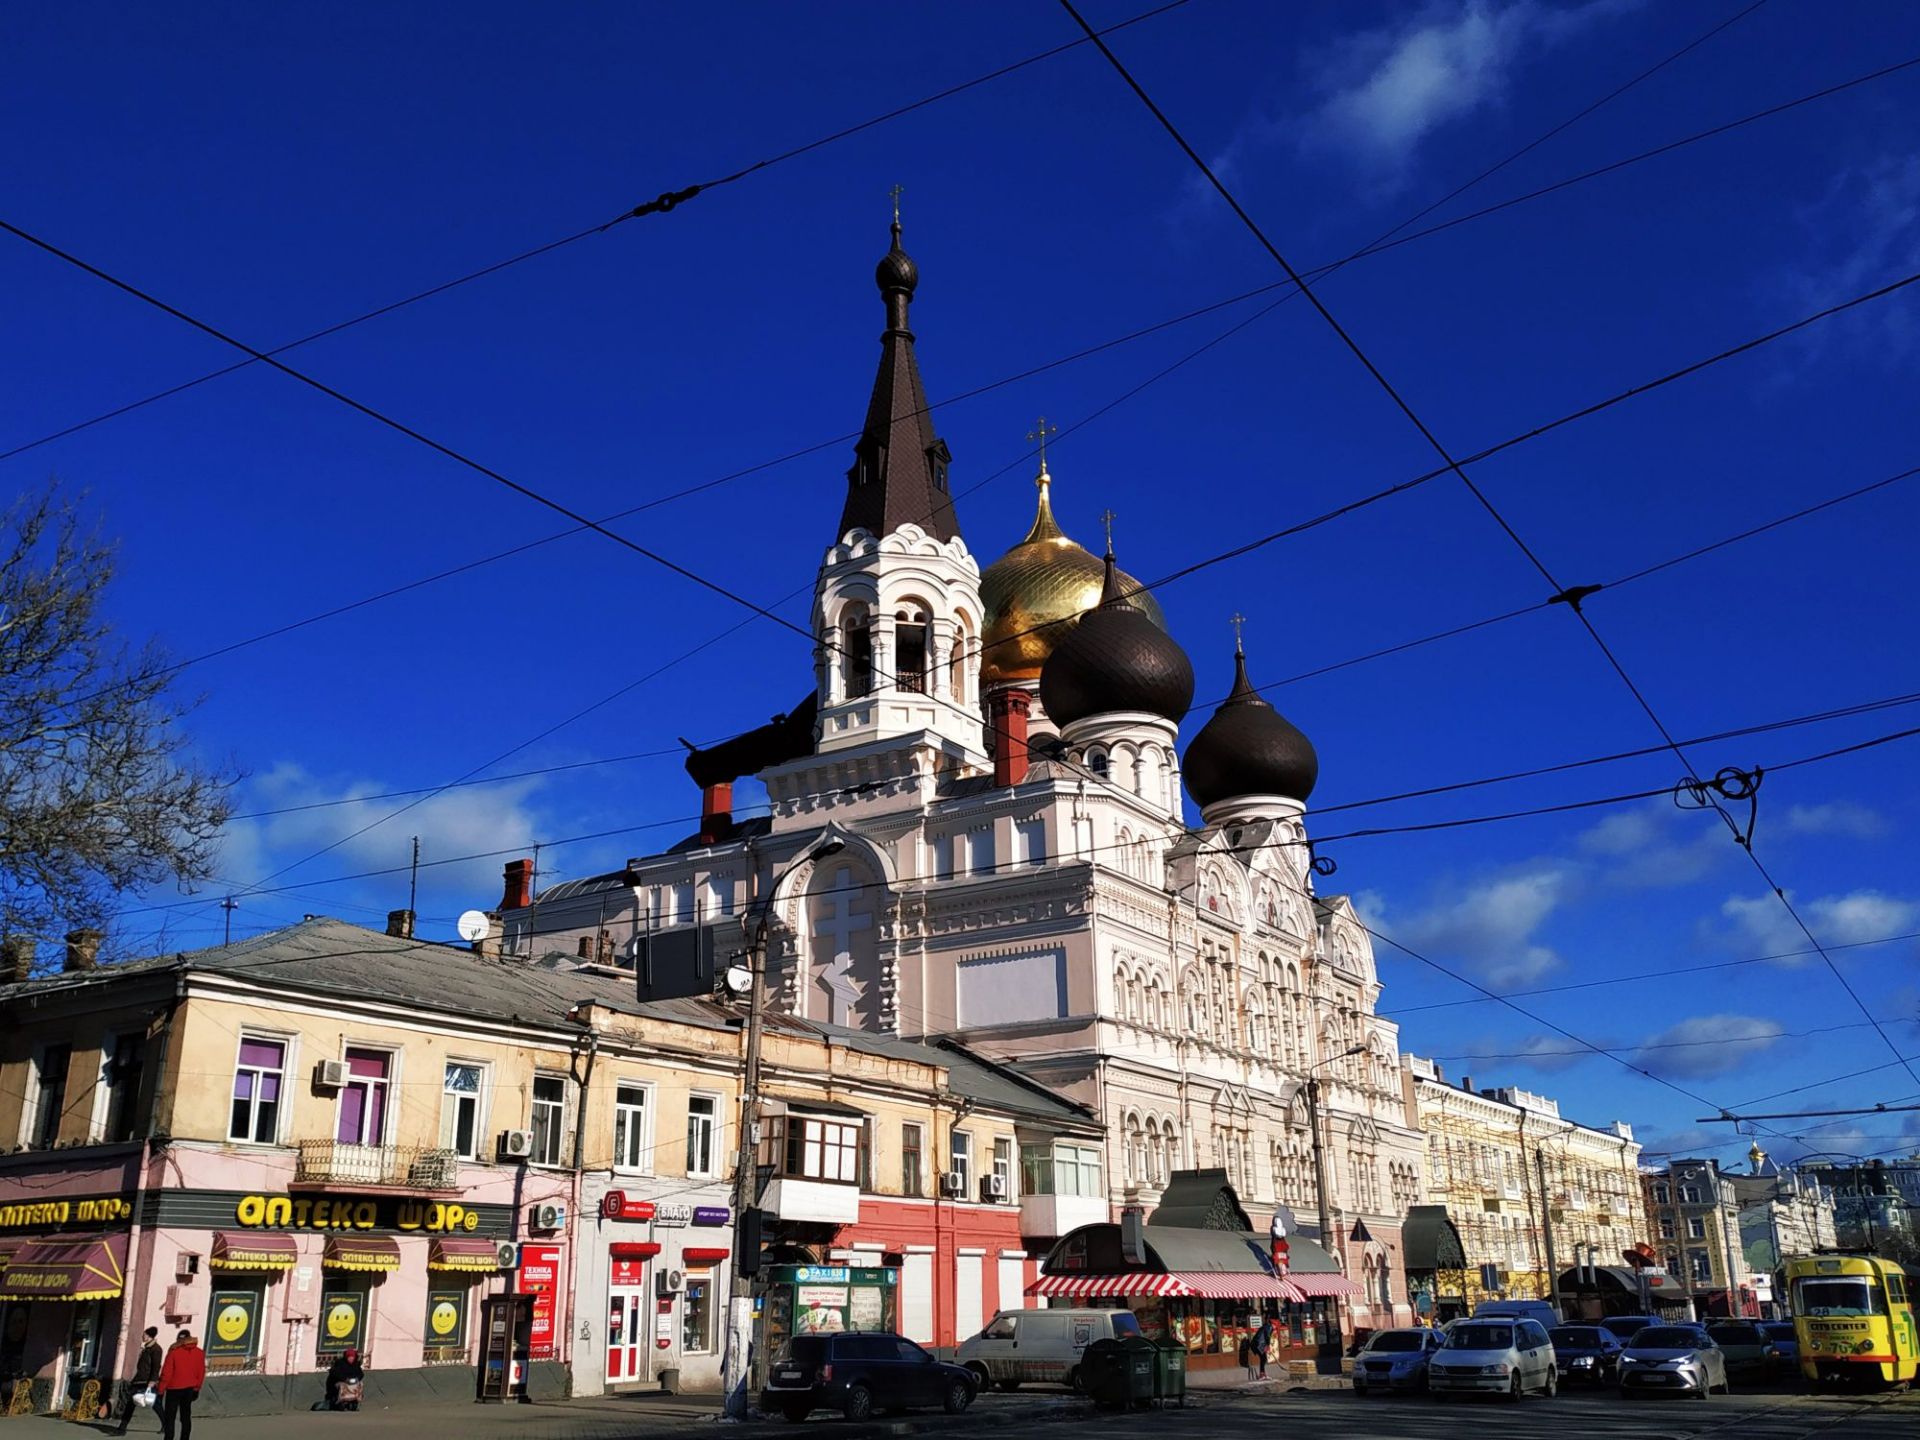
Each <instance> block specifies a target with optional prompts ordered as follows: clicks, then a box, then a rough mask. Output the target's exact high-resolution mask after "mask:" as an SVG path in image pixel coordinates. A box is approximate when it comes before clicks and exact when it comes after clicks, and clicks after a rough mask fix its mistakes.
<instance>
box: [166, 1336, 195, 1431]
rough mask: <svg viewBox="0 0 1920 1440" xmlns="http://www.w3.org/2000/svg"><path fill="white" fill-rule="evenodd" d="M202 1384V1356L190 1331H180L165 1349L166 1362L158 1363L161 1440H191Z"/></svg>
mask: <svg viewBox="0 0 1920 1440" xmlns="http://www.w3.org/2000/svg"><path fill="white" fill-rule="evenodd" d="M206 1383H207V1356H206V1352H205V1351H203V1350H202V1349H201V1348H200V1342H199V1341H198V1340H196V1339H194V1338H193V1332H192V1331H191V1330H182V1331H181V1332H180V1334H179V1336H178V1337H177V1338H176V1339H175V1340H174V1342H173V1344H172V1345H170V1346H169V1347H167V1358H166V1359H165V1360H163V1361H161V1362H160V1384H159V1387H158V1388H159V1391H160V1435H161V1440H193V1402H194V1401H195V1400H198V1399H199V1398H200V1387H201V1386H202V1385H204V1384H206ZM176 1427H178V1429H179V1435H178V1436H177V1437H176V1436H175V1434H174V1430H175V1428H176Z"/></svg>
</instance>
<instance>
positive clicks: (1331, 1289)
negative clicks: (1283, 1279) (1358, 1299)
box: [1287, 1273, 1360, 1299]
mask: <svg viewBox="0 0 1920 1440" xmlns="http://www.w3.org/2000/svg"><path fill="white" fill-rule="evenodd" d="M1287 1280H1288V1281H1289V1282H1290V1283H1291V1284H1293V1285H1295V1286H1297V1287H1298V1288H1299V1290H1300V1293H1301V1294H1302V1295H1305V1296H1310V1297H1312V1298H1313V1299H1332V1298H1333V1297H1335V1296H1339V1295H1358V1294H1359V1293H1360V1287H1359V1286H1358V1285H1357V1284H1355V1283H1354V1282H1353V1281H1351V1280H1349V1279H1347V1277H1346V1276H1344V1275H1311V1274H1304V1273H1302V1274H1293V1275H1289V1276H1287Z"/></svg>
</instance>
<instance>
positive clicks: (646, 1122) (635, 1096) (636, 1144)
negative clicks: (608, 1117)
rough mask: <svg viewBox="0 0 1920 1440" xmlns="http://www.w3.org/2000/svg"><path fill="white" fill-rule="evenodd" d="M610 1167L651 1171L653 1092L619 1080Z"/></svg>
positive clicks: (616, 1091) (630, 1082)
mask: <svg viewBox="0 0 1920 1440" xmlns="http://www.w3.org/2000/svg"><path fill="white" fill-rule="evenodd" d="M613 1168H614V1169H616V1170H636V1171H639V1172H641V1173H645V1172H647V1171H649V1170H651V1169H652V1168H653V1089H652V1087H651V1086H648V1085H642V1084H640V1083H639V1082H637V1081H631V1080H622V1081H621V1082H620V1083H619V1084H617V1085H616V1086H614V1091H613Z"/></svg>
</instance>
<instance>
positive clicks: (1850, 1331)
mask: <svg viewBox="0 0 1920 1440" xmlns="http://www.w3.org/2000/svg"><path fill="white" fill-rule="evenodd" d="M1787 1290H1788V1294H1789V1296H1790V1297H1791V1299H1792V1303H1793V1329H1794V1333H1795V1334H1796V1335H1797V1336H1798V1337H1799V1340H1800V1373H1801V1374H1803V1375H1805V1376H1806V1377H1807V1379H1809V1380H1811V1381H1813V1382H1814V1383H1815V1384H1824V1385H1841V1384H1847V1383H1852V1382H1858V1383H1865V1384H1873V1383H1876V1382H1878V1383H1880V1384H1887V1385H1897V1384H1900V1383H1902V1382H1904V1381H1909V1380H1912V1379H1914V1378H1915V1375H1916V1373H1920V1333H1916V1331H1915V1328H1914V1316H1913V1301H1914V1295H1913V1292H1912V1290H1911V1289H1910V1288H1909V1279H1908V1276H1907V1272H1906V1271H1905V1270H1904V1269H1902V1268H1901V1267H1900V1266H1898V1265H1896V1264H1894V1263H1893V1262H1892V1261H1891V1260H1882V1259H1880V1258H1879V1257H1878V1256H1874V1255H1810V1256H1807V1257H1806V1258H1804V1259H1799V1260H1790V1261H1788V1262H1787Z"/></svg>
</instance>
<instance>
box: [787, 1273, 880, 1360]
mask: <svg viewBox="0 0 1920 1440" xmlns="http://www.w3.org/2000/svg"><path fill="white" fill-rule="evenodd" d="M899 1297H900V1272H899V1271H898V1270H896V1269H893V1268H892V1267H891V1266H858V1265H774V1266H771V1267H769V1269H768V1271H767V1274H766V1276H765V1283H764V1285H763V1286H762V1300H761V1318H762V1330H761V1334H762V1337H763V1342H762V1343H763V1344H764V1345H765V1347H766V1353H767V1354H768V1355H769V1356H773V1355H777V1354H779V1353H780V1349H781V1347H782V1346H783V1345H785V1344H786V1343H787V1341H788V1340H790V1339H792V1338H793V1337H794V1336H795V1335H834V1334H838V1333H840V1332H841V1331H843V1330H892V1331H896V1332H897V1331H898V1329H899V1322H900V1304H899Z"/></svg>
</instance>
